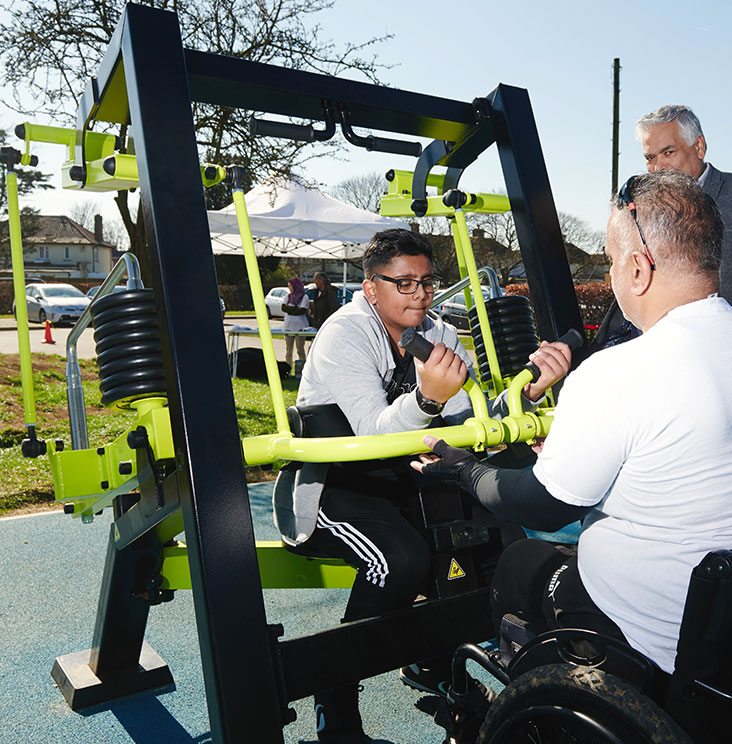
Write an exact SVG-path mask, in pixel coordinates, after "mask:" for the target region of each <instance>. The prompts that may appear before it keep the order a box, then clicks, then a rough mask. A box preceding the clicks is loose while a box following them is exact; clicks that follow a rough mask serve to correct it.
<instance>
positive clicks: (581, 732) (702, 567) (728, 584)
mask: <svg viewBox="0 0 732 744" xmlns="http://www.w3.org/2000/svg"><path fill="white" fill-rule="evenodd" d="M730 631H732V551H729V550H719V551H715V552H711V553H709V554H708V555H707V556H706V557H705V558H704V559H703V560H702V561H701V563H700V564H699V565H698V566H697V567H696V568H695V569H694V570H693V572H692V575H691V580H690V583H689V589H688V592H687V597H686V603H685V607H684V613H683V618H682V623H681V630H680V636H679V642H678V646H677V656H676V662H675V669H674V672H673V674H670V675H669V674H666V673H664V672H663V671H661V670H660V669H658V667H656V666H655V665H654V664H653V663H652V662H651V661H650V660H649V659H647V658H646V657H645V656H643V655H642V654H640V653H639V652H637V651H635V650H634V649H632V648H630V646H628V645H627V644H624V643H622V642H620V641H618V640H616V639H612V638H608V637H606V636H602V635H600V634H598V633H594V632H591V631H585V630H579V629H561V630H555V631H550V632H546V633H542V634H539V635H536V636H534V635H533V633H532V632H531V629H530V628H528V627H527V626H526V625H525V624H524V623H522V622H521V621H520V620H519V619H518V618H515V617H512V616H506V617H504V618H503V620H502V622H501V628H500V632H499V644H498V648H497V649H495V650H492V651H486V650H484V649H483V648H482V647H480V646H477V645H474V644H464V645H462V646H461V647H460V648H458V650H457V651H456V652H455V655H454V657H453V661H452V672H453V681H452V686H451V688H450V690H449V693H448V696H447V698H446V700H445V701H444V702H443V703H442V704H441V706H440V708H439V709H438V711H437V713H436V714H435V721H436V723H438V724H439V725H441V726H442V727H443V728H445V729H446V732H447V735H446V738H445V740H444V744H513V743H514V742H515V743H516V744H524V743H526V744H590V743H592V744H691V743H693V744H721V743H722V742H729V741H730V740H732V665H731V664H730V661H731V659H730V655H731V654H732V643H730ZM468 660H472V661H474V662H477V663H478V664H479V665H480V666H481V667H483V669H485V670H486V671H487V672H488V673H489V674H490V675H491V676H493V677H494V678H495V679H497V680H498V681H499V682H501V683H503V684H504V685H505V689H504V690H503V691H502V692H501V693H500V694H498V695H497V696H491V695H490V694H487V692H488V691H487V690H486V688H484V687H483V686H482V685H481V684H480V683H479V682H476V680H474V679H473V678H472V677H471V676H470V675H468V673H467V669H466V662H467V661H468ZM491 698H493V699H491Z"/></svg>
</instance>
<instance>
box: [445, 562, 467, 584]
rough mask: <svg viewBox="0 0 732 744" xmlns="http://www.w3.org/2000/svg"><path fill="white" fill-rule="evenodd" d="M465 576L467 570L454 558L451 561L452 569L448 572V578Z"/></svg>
mask: <svg viewBox="0 0 732 744" xmlns="http://www.w3.org/2000/svg"><path fill="white" fill-rule="evenodd" d="M463 576H465V571H463V569H462V568H460V564H459V563H458V562H457V561H456V560H455V559H454V558H453V559H452V560H451V561H450V570H449V571H448V573H447V580H448V581H452V580H453V579H462V578H463Z"/></svg>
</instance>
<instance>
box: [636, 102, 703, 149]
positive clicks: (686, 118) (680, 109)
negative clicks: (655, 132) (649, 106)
mask: <svg viewBox="0 0 732 744" xmlns="http://www.w3.org/2000/svg"><path fill="white" fill-rule="evenodd" d="M670 121H675V122H676V124H677V125H678V127H679V133H680V134H681V137H682V139H683V140H684V142H686V144H687V145H693V144H694V143H695V142H696V141H697V139H699V137H703V136H704V132H702V128H701V124H700V123H699V119H698V118H697V116H696V114H695V113H694V112H693V111H692V110H691V109H690V108H689V107H688V106H661V108H657V109H656V110H655V111H651V113H650V114H646V115H645V116H641V118H640V119H638V121H637V122H636V123H635V138H636V139H637V140H639V139H640V138H641V136H642V134H643V132H645V131H647V130H648V129H650V128H651V127H655V126H657V125H658V124H668V123H669V122H670Z"/></svg>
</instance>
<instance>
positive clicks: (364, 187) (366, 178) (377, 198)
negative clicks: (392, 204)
mask: <svg viewBox="0 0 732 744" xmlns="http://www.w3.org/2000/svg"><path fill="white" fill-rule="evenodd" d="M387 185H388V184H387V181H386V179H385V178H384V175H383V173H377V172H373V173H365V174H364V175H362V176H353V177H351V178H346V179H345V180H344V181H341V182H340V183H339V184H337V185H336V186H334V187H333V188H332V189H331V194H332V195H333V196H334V197H335V198H336V199H340V200H341V201H344V202H347V203H348V204H353V206H354V207H358V208H359V209H365V210H366V211H367V212H376V213H377V214H378V212H379V208H380V206H381V197H382V196H383V195H384V194H385V193H386V188H387Z"/></svg>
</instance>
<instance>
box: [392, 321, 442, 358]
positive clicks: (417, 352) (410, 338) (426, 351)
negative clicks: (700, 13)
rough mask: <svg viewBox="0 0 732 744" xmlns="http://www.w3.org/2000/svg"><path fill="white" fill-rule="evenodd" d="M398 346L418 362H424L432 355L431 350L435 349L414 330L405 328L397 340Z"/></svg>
mask: <svg viewBox="0 0 732 744" xmlns="http://www.w3.org/2000/svg"><path fill="white" fill-rule="evenodd" d="M399 346H401V348H402V349H406V350H407V351H408V352H409V353H410V354H411V355H412V356H413V357H414V358H415V359H419V361H420V362H426V361H427V360H428V359H429V357H430V354H431V353H432V349H434V348H435V347H434V345H433V344H432V343H431V342H430V341H428V340H427V339H426V338H425V337H424V336H420V335H419V333H417V329H416V328H407V330H406V331H404V332H403V333H402V336H401V338H400V339H399Z"/></svg>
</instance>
